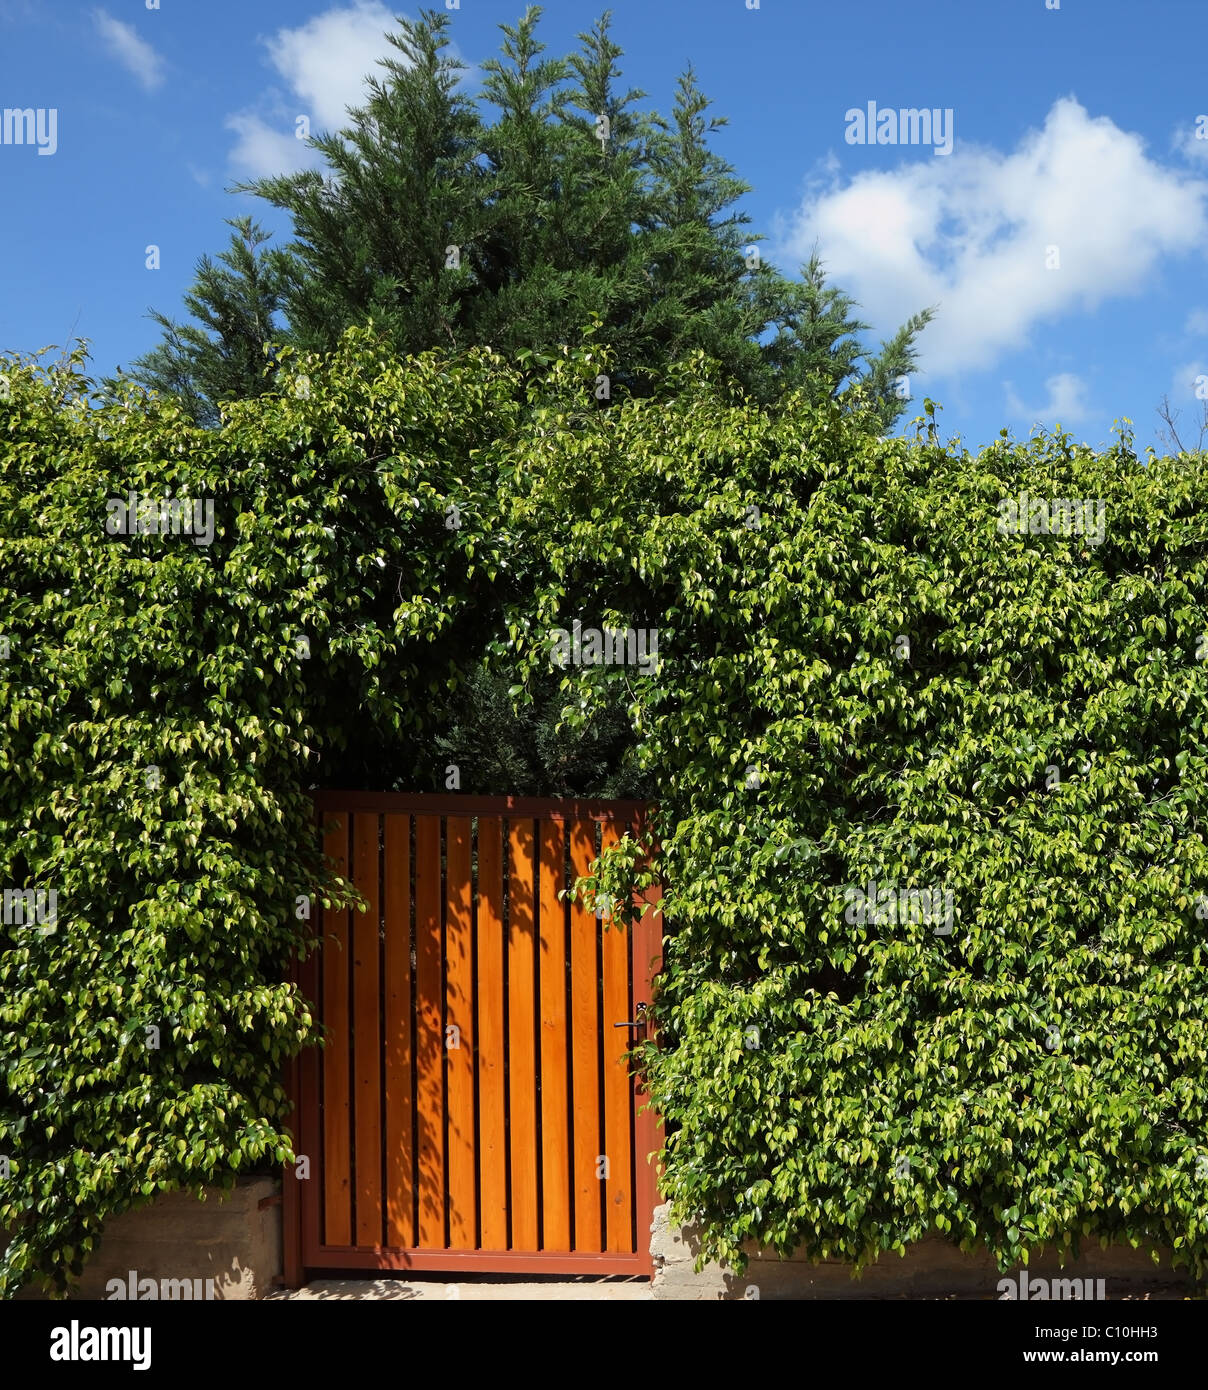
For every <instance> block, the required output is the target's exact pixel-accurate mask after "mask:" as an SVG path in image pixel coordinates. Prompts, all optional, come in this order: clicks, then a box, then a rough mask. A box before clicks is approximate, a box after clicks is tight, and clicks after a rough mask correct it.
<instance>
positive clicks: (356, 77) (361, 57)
mask: <svg viewBox="0 0 1208 1390" xmlns="http://www.w3.org/2000/svg"><path fill="white" fill-rule="evenodd" d="M395 28H396V24H395V17H394V14H393V12H392V11H391V10H390V9H388V8H387V6H386V5H384V4H382V3H381V0H352V3H351V4H349V5H343V6H338V7H334V8H332V9H330V10H324V11H323V13H322V14H317V15H315V16H314V18H313V19H309V20H308V21H307V22H306V23H305V24H303V25H301V26H299V27H298V28H296V29H279V30H278V31H277V32H276V34H274V35H273V37H272V38H270V39H265V40H263V42H264V45H265V48H266V49H267V51H268V58H269V62H270V63H271V64H272V66H273V67H274V68H275V69H276V71H277V73H278V74H279V75H280V77H281V78H282V79H283V80H284V82H285V84H286V86H287V88H288V95H284V94H282V93H281V92H280V91H278V92H276V93H273V94H271V95H272V97H273V98H274V99H273V100H271V101H270V102H269V103H267V104H266V105H268V106H271V108H272V109H271V111H268V112H267V113H264V112H258V111H254V110H247V111H242V112H237V113H235V114H234V115H231V116H229V117H228V118H227V120H226V126H227V129H228V130H233V131H235V133H236V135H237V136H238V139H237V140H236V143H235V145H234V147H233V149H232V150H231V155H230V158H231V164H232V165H233V166H234V168H235V169H236V170H238V171H239V172H241V173H243V174H247V175H250V176H252V177H258V176H261V175H268V174H284V173H291V172H293V171H294V170H297V169H302V168H306V167H308V166H314V165H315V164H317V163H318V162H319V161H318V159H317V157H316V156H315V154H314V152H313V151H312V150H310V149H308V147H307V145H306V144H305V142H304V141H301V140H297V139H296V138H295V136H294V130H295V129H296V126H295V122H296V120H297V118H298V117H299V116H306V117H307V118H308V120H309V122H310V130H311V133H312V134H314V135H321V134H323V133H324V132H325V131H335V130H339V129H340V128H341V127H342V126H344V125H347V124H348V113H347V110H346V108H347V107H349V106H362V105H364V103H365V97H366V93H365V79H366V78H367V77H370V76H376V77H380V76H382V70H381V69H380V68H379V67H378V65H377V60H378V59H379V58H384V57H386V56H387V55H389V56H391V57H393V58H396V59H399V60H401V59H402V54H401V53H400V52H399V51H398V49H396V48H394V47H393V45H391V44H390V43H389V42H388V41H387V39H386V37H385V35H386V33H387V31H392V30H394V29H395ZM287 127H288V129H286V128H287Z"/></svg>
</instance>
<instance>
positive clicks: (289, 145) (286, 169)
mask: <svg viewBox="0 0 1208 1390" xmlns="http://www.w3.org/2000/svg"><path fill="white" fill-rule="evenodd" d="M223 124H224V125H225V126H226V128H227V129H228V130H233V131H234V132H235V134H236V136H237V139H236V141H235V144H234V145H233V146H232V147H231V152H230V156H229V158H230V161H231V167H232V168H233V169H234V170H235V171H236V172H237V173H240V174H246V175H248V176H249V177H251V178H259V177H261V176H267V175H271V174H292V173H296V172H297V171H298V170H299V169H305V168H306V167H307V166H308V165H311V164H313V163H314V152H313V151H312V150H311V149H310V148H309V146H307V144H306V143H305V141H303V140H299V139H297V137H296V136H295V135H294V132H293V131H292V130H291V131H289V132H285V131H281V130H276V129H274V128H273V127H272V126H270V125H269V124H268V123H267V122H266V121H264V120H262V119H261V117H259V116H257V115H255V114H253V113H252V112H248V111H245V112H240V113H237V114H235V115H233V116H228V117H227V118H226V120H225V121H224V122H223Z"/></svg>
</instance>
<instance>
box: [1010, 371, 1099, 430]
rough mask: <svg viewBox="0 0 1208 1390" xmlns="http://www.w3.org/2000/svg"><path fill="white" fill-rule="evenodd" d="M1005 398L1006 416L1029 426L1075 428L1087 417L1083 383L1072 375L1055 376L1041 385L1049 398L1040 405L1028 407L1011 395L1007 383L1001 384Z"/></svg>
mask: <svg viewBox="0 0 1208 1390" xmlns="http://www.w3.org/2000/svg"><path fill="white" fill-rule="evenodd" d="M1003 385H1004V387H1005V388H1006V395H1007V412H1008V414H1010V415H1012V416H1014V417H1015V418H1016V419H1026V420H1027V421H1028V422H1029V424H1043V425H1050V424H1054V423H1060V424H1063V425H1073V424H1079V423H1081V422H1082V421H1084V420H1086V419H1087V418H1088V417H1089V415H1090V409H1089V407H1088V406H1087V403H1086V382H1085V381H1083V379H1082V378H1081V377H1080V376H1077V375H1076V374H1075V373H1073V372H1058V373H1057V375H1056V376H1051V377H1049V378H1048V379H1047V380H1046V381H1045V383H1044V389H1045V390H1046V391H1047V392H1048V393H1049V398H1048V400H1047V401H1045V403H1044V404H1043V405H1039V406H1029V405H1025V404H1024V403H1023V401H1022V400H1021V399H1020V398H1019V396H1018V395H1017V394H1016V392H1015V388H1014V386H1013V385H1012V384H1011V382H1009V381H1007V382H1004V383H1003Z"/></svg>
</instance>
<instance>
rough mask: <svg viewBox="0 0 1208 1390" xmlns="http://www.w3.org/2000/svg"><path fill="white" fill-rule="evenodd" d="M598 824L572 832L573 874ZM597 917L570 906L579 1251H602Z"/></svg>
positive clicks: (584, 861) (587, 863) (583, 865)
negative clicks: (599, 1173)
mask: <svg viewBox="0 0 1208 1390" xmlns="http://www.w3.org/2000/svg"><path fill="white" fill-rule="evenodd" d="M594 832H595V822H594V821H590V820H578V821H574V822H573V823H572V824H571V831H570V877H571V884H572V885H573V883H574V881H575V879H577V878H578V877H579V876H580V875H581V874H585V873H587V871H588V869H590V867H591V861H592V860H593V859H594V858H595V833H594ZM596 938H597V929H596V918H595V914H594V913H593V912H589V911H587V909H586V908H584V906H583V905H582V903H581V902H579V901H577V900H576V901H575V902H573V903H572V904H571V909H570V950H571V994H570V1000H571V1039H572V1067H573V1074H572V1080H571V1086H572V1091H573V1094H574V1098H575V1105H574V1132H575V1133H574V1161H575V1166H574V1193H575V1249H576V1250H593V1251H594V1250H600V1249H602V1244H601V1232H600V1179H599V1178H598V1177H597V1176H596V1172H597V1168H596V1164H597V1160H598V1159H599V1157H600V1156H601V1154H602V1153H603V1149H602V1147H601V1143H600V1140H601V1135H600V1075H599V1068H600V1021H599V1007H598V999H597V993H598V988H599V978H598V976H597V972H596Z"/></svg>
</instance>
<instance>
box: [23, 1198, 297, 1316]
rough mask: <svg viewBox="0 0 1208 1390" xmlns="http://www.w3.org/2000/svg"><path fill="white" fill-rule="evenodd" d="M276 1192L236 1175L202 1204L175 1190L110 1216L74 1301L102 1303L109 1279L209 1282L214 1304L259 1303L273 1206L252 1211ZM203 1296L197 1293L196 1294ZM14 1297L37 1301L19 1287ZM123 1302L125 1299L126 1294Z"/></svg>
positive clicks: (270, 1248) (272, 1249)
mask: <svg viewBox="0 0 1208 1390" xmlns="http://www.w3.org/2000/svg"><path fill="white" fill-rule="evenodd" d="M280 1190H281V1184H280V1182H279V1181H278V1180H277V1179H275V1178H240V1179H239V1180H238V1181H237V1183H236V1186H235V1188H234V1189H233V1190H232V1191H231V1192H229V1193H224V1192H223V1191H222V1190H221V1189H214V1190H212V1191H210V1192H209V1193H208V1194H207V1198H206V1200H205V1201H204V1202H202V1201H198V1199H197V1198H195V1197H191V1196H189V1195H188V1194H186V1193H181V1192H166V1193H162V1194H161V1195H160V1196H159V1197H157V1198H156V1199H155V1201H154V1202H152V1203H151V1204H150V1205H148V1206H145V1207H141V1208H139V1210H137V1211H128V1212H124V1213H123V1214H122V1215H121V1216H115V1217H114V1218H113V1220H111V1221H110V1222H109V1223H108V1224H107V1225H106V1227H105V1233H104V1238H103V1239H102V1241H101V1243H100V1246H99V1248H98V1249H96V1250H94V1251H93V1254H92V1257H91V1259H90V1260H89V1261H88V1263H87V1264H86V1265H85V1266H84V1277H83V1279H82V1280H81V1281H80V1285H79V1291H78V1292H77V1293H74V1294H73V1295H72V1297H73V1298H81V1299H107V1298H108V1297H109V1293H108V1292H107V1291H106V1288H105V1285H106V1284H107V1283H108V1281H109V1280H111V1279H114V1278H117V1279H121V1280H122V1282H123V1284H127V1283H128V1278H129V1272H130V1271H131V1270H134V1271H136V1274H137V1278H138V1279H154V1280H155V1281H156V1284H157V1286H158V1287H160V1289H161V1292H162V1286H160V1281H161V1280H164V1279H189V1280H193V1279H200V1280H202V1289H203V1291H204V1289H205V1282H204V1281H205V1280H207V1279H212V1280H213V1281H214V1284H213V1296H214V1298H216V1299H254V1298H263V1297H264V1296H265V1294H267V1293H269V1292H270V1291H271V1289H272V1287H273V1282H272V1281H273V1277H274V1275H277V1274H280V1273H281V1253H282V1245H281V1206H280V1203H279V1202H278V1203H277V1204H276V1205H271V1206H266V1207H264V1208H263V1210H262V1209H261V1207H260V1203H261V1201H263V1200H264V1199H265V1198H271V1197H274V1196H276V1195H277V1194H278V1193H279V1192H280ZM203 1296H204V1294H203ZM19 1297H21V1298H42V1297H44V1295H43V1294H41V1293H39V1292H37V1291H36V1290H33V1289H31V1288H28V1287H27V1288H26V1289H24V1290H22V1292H21V1294H20V1295H19ZM127 1297H129V1295H128V1294H127Z"/></svg>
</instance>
